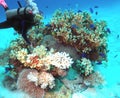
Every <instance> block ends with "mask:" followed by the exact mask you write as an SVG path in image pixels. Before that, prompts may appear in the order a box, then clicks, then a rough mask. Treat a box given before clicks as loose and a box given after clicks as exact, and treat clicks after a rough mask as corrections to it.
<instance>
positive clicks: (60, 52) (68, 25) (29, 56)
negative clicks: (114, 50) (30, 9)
mask: <svg viewBox="0 0 120 98" xmlns="http://www.w3.org/2000/svg"><path fill="white" fill-rule="evenodd" d="M42 19H43V18H42V16H41V15H38V14H37V16H36V17H35V20H36V21H38V20H40V22H39V24H38V25H37V26H34V27H33V28H32V29H30V30H29V32H28V38H29V40H30V41H31V43H32V46H28V45H27V44H26V43H25V41H24V39H23V38H22V37H21V36H18V38H17V39H16V40H13V41H11V44H10V47H9V48H8V49H7V50H6V51H7V52H9V56H8V57H9V58H7V59H9V60H8V61H9V62H8V63H9V64H10V65H13V66H14V71H15V72H16V78H17V88H18V89H20V90H22V91H24V92H26V93H28V94H29V95H30V96H31V97H33V98H43V96H44V95H45V92H47V94H46V95H45V97H46V98H48V97H47V96H51V95H50V94H54V95H58V94H59V91H60V92H64V91H61V90H62V88H63V87H64V88H65V89H66V90H67V89H69V90H70V91H69V92H71V94H72V92H76V91H78V89H79V90H81V91H83V90H85V89H86V88H87V87H89V86H91V85H92V86H96V85H102V83H103V81H104V79H103V78H102V76H101V75H100V73H99V74H98V73H97V72H96V70H95V67H96V66H95V65H96V63H97V64H102V61H107V36H108V32H107V29H106V26H107V24H106V22H105V21H102V20H101V21H94V20H93V19H92V18H91V16H90V14H89V13H87V12H81V13H76V12H74V11H71V10H69V11H67V10H66V11H64V12H62V11H60V10H57V11H56V12H55V14H54V15H53V17H52V18H51V21H50V22H49V24H46V25H44V23H43V22H42ZM95 78H96V79H98V81H95ZM76 79H77V80H76ZM89 79H90V80H89ZM78 80H79V81H78ZM83 85H84V86H83ZM76 87H78V88H76ZM82 87H83V88H82ZM56 90H57V92H56ZM54 92H55V93H54ZM56 93H58V94H56ZM68 95H70V94H68ZM68 95H63V96H64V97H61V98H67V96H68ZM55 98H58V97H55Z"/></svg>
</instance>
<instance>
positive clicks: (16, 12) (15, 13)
mask: <svg viewBox="0 0 120 98" xmlns="http://www.w3.org/2000/svg"><path fill="white" fill-rule="evenodd" d="M26 14H33V13H32V9H31V7H22V8H18V9H12V10H7V11H6V17H7V19H10V18H13V17H17V16H18V15H19V16H23V15H26Z"/></svg>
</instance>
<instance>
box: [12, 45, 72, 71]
mask: <svg viewBox="0 0 120 98" xmlns="http://www.w3.org/2000/svg"><path fill="white" fill-rule="evenodd" d="M14 55H15V56H16V58H17V59H18V60H20V62H21V63H23V64H24V66H26V67H30V68H36V69H37V70H49V69H50V65H52V66H54V67H57V68H60V69H68V68H69V67H70V66H71V65H72V63H73V61H72V58H70V57H69V54H67V53H65V52H56V53H53V50H50V51H47V49H46V48H45V47H44V46H43V45H41V46H38V47H36V48H34V50H33V53H32V54H27V50H25V49H22V50H20V51H18V52H17V53H15V54H14Z"/></svg>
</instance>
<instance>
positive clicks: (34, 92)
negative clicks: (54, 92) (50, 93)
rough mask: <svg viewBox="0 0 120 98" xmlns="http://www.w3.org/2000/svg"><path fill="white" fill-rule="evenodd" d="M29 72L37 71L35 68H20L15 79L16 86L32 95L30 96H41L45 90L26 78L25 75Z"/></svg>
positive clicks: (37, 97)
mask: <svg viewBox="0 0 120 98" xmlns="http://www.w3.org/2000/svg"><path fill="white" fill-rule="evenodd" d="M30 72H34V73H36V72H37V71H36V70H35V69H24V70H22V72H21V73H20V74H19V78H18V81H17V88H18V89H19V90H22V91H24V92H26V93H27V94H29V95H30V96H32V98H43V96H44V94H45V91H44V90H43V89H41V88H40V87H39V86H36V85H35V84H34V82H31V81H29V80H28V78H27V76H28V74H29V73H30Z"/></svg>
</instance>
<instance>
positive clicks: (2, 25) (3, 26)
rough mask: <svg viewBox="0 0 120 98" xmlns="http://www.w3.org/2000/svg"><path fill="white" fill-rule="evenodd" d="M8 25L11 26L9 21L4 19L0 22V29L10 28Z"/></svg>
mask: <svg viewBox="0 0 120 98" xmlns="http://www.w3.org/2000/svg"><path fill="white" fill-rule="evenodd" d="M10 27H12V26H11V23H9V22H8V21H4V22H1V23H0V29H5V28H10Z"/></svg>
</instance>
